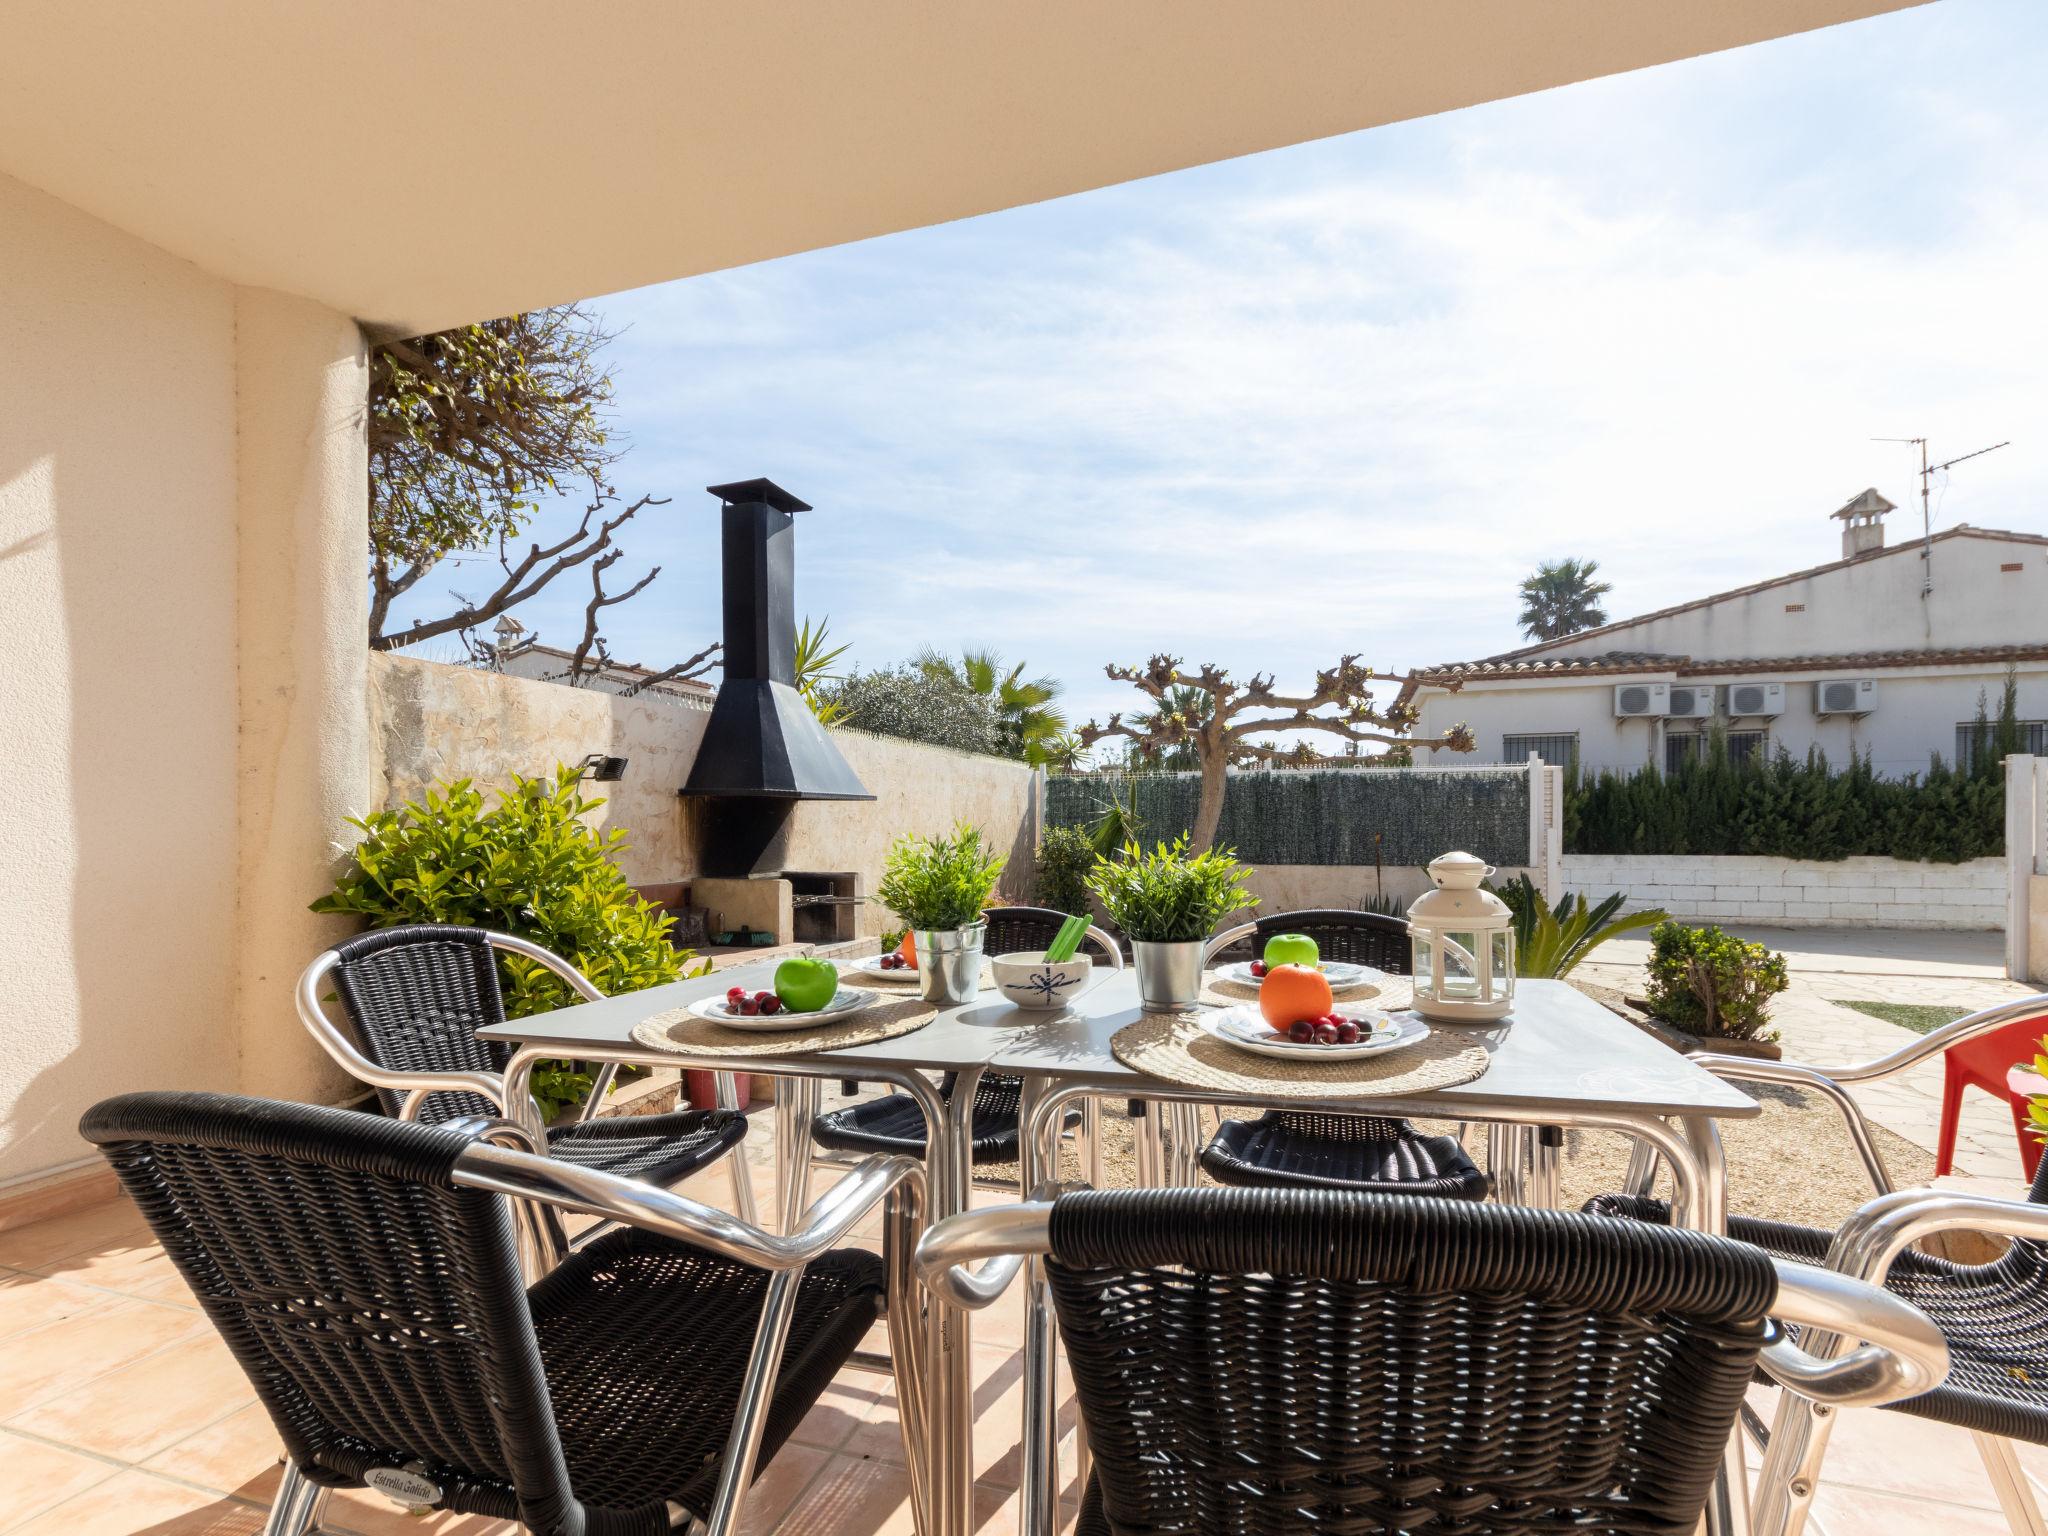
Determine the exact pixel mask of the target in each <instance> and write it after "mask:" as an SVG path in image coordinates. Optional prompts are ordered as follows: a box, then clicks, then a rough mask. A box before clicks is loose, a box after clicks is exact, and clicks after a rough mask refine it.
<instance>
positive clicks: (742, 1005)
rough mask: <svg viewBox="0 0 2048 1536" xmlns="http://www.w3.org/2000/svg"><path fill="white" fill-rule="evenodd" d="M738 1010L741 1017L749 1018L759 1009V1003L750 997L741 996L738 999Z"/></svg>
mask: <svg viewBox="0 0 2048 1536" xmlns="http://www.w3.org/2000/svg"><path fill="white" fill-rule="evenodd" d="M739 1010H740V1014H741V1016H742V1017H744V1018H749V1019H751V1018H753V1017H754V1015H756V1014H757V1013H759V1012H760V1011H761V1005H760V1004H759V1003H757V1002H755V1001H754V1000H753V999H752V998H751V997H743V998H741V999H740V1000H739Z"/></svg>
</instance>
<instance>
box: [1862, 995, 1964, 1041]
mask: <svg viewBox="0 0 2048 1536" xmlns="http://www.w3.org/2000/svg"><path fill="white" fill-rule="evenodd" d="M1831 1001H1832V1002H1834V1003H1835V1004H1836V1006H1838V1007H1842V1008H1854V1009H1855V1010H1856V1011H1857V1012H1858V1013H1867V1014H1869V1015H1870V1016H1871V1017H1872V1018H1873V1019H1883V1020H1884V1021H1885V1023H1887V1024H1896V1025H1898V1026H1899V1027H1900V1028H1901V1029H1910V1030H1911V1031H1913V1033H1914V1034H1916V1035H1931V1034H1933V1033H1934V1031H1936V1030H1937V1029H1939V1028H1941V1026H1942V1025H1944V1024H1952V1023H1954V1022H1955V1021H1956V1020H1957V1019H1960V1018H1961V1017H1962V1016H1963V1015H1964V1014H1966V1013H1969V1012H1971V1011H1972V1010H1970V1009H1968V1008H1957V1007H1953V1006H1951V1005H1950V1004H1948V1003H1873V1002H1868V1001H1866V1000H1865V999H1863V998H1860V997H1837V998H1833V999H1831Z"/></svg>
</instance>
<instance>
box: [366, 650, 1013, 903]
mask: <svg viewBox="0 0 2048 1536" xmlns="http://www.w3.org/2000/svg"><path fill="white" fill-rule="evenodd" d="M369 683H370V687H369V701H370V737H371V777H370V786H369V791H368V795H367V806H368V808H370V809H378V810H381V809H387V808H389V807H392V806H395V805H398V804H401V803H402V802H404V801H406V800H408V799H413V798H415V797H417V796H418V795H419V794H421V793H422V792H423V791H425V790H427V789H430V788H432V787H433V786H435V785H436V784H439V783H442V782H444V781H446V780H449V779H457V778H467V779H472V780H474V781H475V782H476V783H477V784H478V785H479V786H480V787H482V788H485V789H496V790H502V789H505V788H507V787H509V786H510V784H511V782H512V777H513V775H514V774H527V775H533V774H544V773H547V772H549V771H550V770H552V769H553V767H554V765H555V764H556V763H573V762H576V761H578V760H580V759H581V758H583V757H586V756H588V755H589V754H590V753H593V752H601V753H604V754H605V755H607V756H611V757H623V758H625V759H626V760H627V766H626V776H625V778H624V779H623V780H621V781H620V782H618V783H616V784H592V785H589V786H588V787H587V793H588V795H589V797H590V798H592V799H603V800H604V801H605V802H606V803H605V804H604V805H603V806H602V807H600V808H599V809H598V810H597V811H595V812H594V813H592V816H591V821H592V822H593V823H594V824H596V825H599V826H616V827H623V828H624V829H625V830H626V831H627V833H628V834H629V836H630V838H631V841H632V847H631V849H630V850H629V851H628V852H627V853H626V855H625V856H624V857H623V858H622V859H621V860H620V863H621V865H622V867H623V868H624V869H625V872H626V878H627V879H628V880H630V881H632V882H633V883H634V884H635V885H653V884H659V883H664V882H668V881H678V880H689V879H691V878H693V877H694V876H696V875H697V874H698V873H699V868H698V863H697V850H698V847H699V846H700V843H699V837H700V828H699V825H698V818H700V817H702V816H706V815H715V814H717V812H716V810H715V808H712V807H707V806H705V805H703V804H702V803H700V802H696V801H690V800H684V799H681V798H680V797H678V795H677V794H676V791H677V789H678V788H679V787H680V786H681V785H682V784H683V782H684V781H685V780H686V779H687V778H688V777H689V774H690V767H691V765H692V764H693V763H694V762H695V761H696V756H697V748H698V746H699V745H700V744H701V743H702V741H703V739H704V727H705V724H706V722H707V721H708V720H709V719H710V712H709V710H707V709H705V708H703V707H701V706H699V705H696V704H693V703H690V702H688V701H685V700H680V699H672V698H664V697H656V696H652V695H645V694H643V695H642V696H640V697H639V698H634V699H628V698H622V697H620V696H619V695H617V694H613V693H605V692H602V691H599V690H597V689H590V688H569V687H565V686H563V685H562V684H560V683H549V682H540V681H536V680H533V679H529V678H521V677H508V676H506V675H504V674H502V673H492V672H481V671H477V670H475V669H473V668H468V667H458V666H450V665H448V664H447V663H445V662H436V661H424V660H420V659H418V658H416V657H410V656H392V655H387V654H383V653H373V654H372V655H371V657H370V676H369ZM832 734H833V740H834V741H835V742H837V744H838V746H839V749H840V750H841V751H842V752H843V753H844V754H845V755H846V760H847V761H848V762H849V763H851V764H852V765H853V769H854V771H855V772H856V773H858V774H859V775H860V777H861V782H862V783H864V784H866V785H867V787H868V788H869V789H870V790H871V791H873V792H874V794H875V796H876V798H875V799H874V800H872V801H836V802H815V803H810V804H804V805H800V806H798V807H797V811H796V816H795V820H794V822H793V825H792V828H791V833H790V841H789V867H790V868H792V869H851V870H856V871H858V872H859V873H860V875H861V877H862V879H863V881H864V882H865V888H866V889H867V890H868V891H870V892H872V891H873V890H874V887H875V882H876V881H877V880H879V879H880V878H881V874H882V858H883V854H884V852H885V851H886V850H887V848H888V845H889V842H890V840H891V839H892V838H894V837H896V836H898V835H899V834H901V833H904V832H919V833H924V832H940V831H945V830H947V829H949V828H951V827H952V826H953V824H954V823H955V822H958V821H968V822H972V823H973V824H975V825H976V826H978V827H980V828H981V829H982V834H983V836H985V837H986V838H987V839H988V840H989V841H990V842H991V843H993V844H994V845H995V846H996V847H997V848H1001V849H1006V850H1008V851H1009V853H1010V869H1009V871H1008V872H1007V873H1006V876H1005V879H1004V883H1003V891H1004V894H1005V895H1008V896H1010V897H1012V898H1013V899H1018V900H1021V899H1023V898H1024V897H1025V896H1026V895H1027V894H1028V893H1029V890H1030V883H1031V867H1032V858H1033V850H1034V848H1035V847H1036V845H1037V829H1036V827H1035V825H1034V824H1033V820H1032V797H1031V771H1030V770H1029V769H1027V768H1025V767H1024V766H1023V765H1022V764H1019V763H1012V762H1006V761H1004V760H1002V759H999V758H993V757H981V756H973V755H970V754H967V753H960V752H949V751H945V750H943V749H941V748H938V747H927V746H921V745H919V744H917V743H914V742H907V741H897V740H894V739H891V738H887V737H881V736H868V735H864V734H862V733H861V732H858V731H834V732H833V733H832ZM861 912H862V915H861V920H860V931H861V932H862V933H868V934H871V933H876V932H879V931H880V930H881V928H882V927H883V926H885V925H886V924H887V921H888V919H887V914H886V913H884V912H883V911H882V910H881V909H880V908H879V907H878V906H876V905H875V904H873V903H872V902H871V903H869V904H868V905H867V906H866V907H864V908H862V909H861Z"/></svg>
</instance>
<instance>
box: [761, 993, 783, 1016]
mask: <svg viewBox="0 0 2048 1536" xmlns="http://www.w3.org/2000/svg"><path fill="white" fill-rule="evenodd" d="M761 1011H762V1012H763V1013H780V1012H782V999H781V998H779V997H777V996H776V995H775V994H774V993H772V992H771V993H769V994H768V995H767V996H766V997H764V998H762V999H761Z"/></svg>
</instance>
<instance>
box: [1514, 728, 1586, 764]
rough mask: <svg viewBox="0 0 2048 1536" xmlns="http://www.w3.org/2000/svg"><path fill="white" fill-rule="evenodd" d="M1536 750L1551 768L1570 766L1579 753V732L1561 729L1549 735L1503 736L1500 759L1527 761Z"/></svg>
mask: <svg viewBox="0 0 2048 1536" xmlns="http://www.w3.org/2000/svg"><path fill="white" fill-rule="evenodd" d="M1531 752H1534V753H1535V754H1536V755H1537V756H1538V757H1540V758H1542V759H1543V762H1544V766H1545V767H1549V768H1569V767H1570V766H1571V764H1572V759H1573V758H1575V757H1577V756H1578V755H1579V733H1578V732H1577V731H1561V732H1557V733H1555V734H1552V735H1548V736H1503V737H1501V739H1500V760H1501V761H1502V762H1504V763H1526V762H1527V761H1529V754H1530V753H1531Z"/></svg>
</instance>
